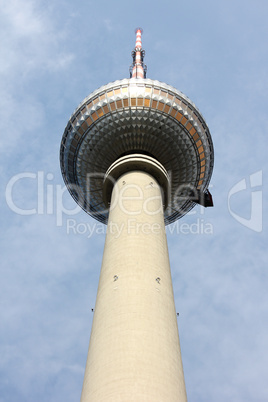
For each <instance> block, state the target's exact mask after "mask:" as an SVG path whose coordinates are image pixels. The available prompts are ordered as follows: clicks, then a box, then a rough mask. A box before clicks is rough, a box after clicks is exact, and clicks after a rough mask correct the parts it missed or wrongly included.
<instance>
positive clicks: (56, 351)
mask: <svg viewBox="0 0 268 402" xmlns="http://www.w3.org/2000/svg"><path fill="white" fill-rule="evenodd" d="M0 5H1V12H0V32H1V45H0V46H1V63H0V74H1V79H0V88H1V98H0V118H1V139H0V149H1V154H2V156H1V162H0V169H1V170H0V171H1V176H2V178H1V190H2V192H1V193H2V203H1V205H2V216H1V228H2V232H1V281H0V300H1V313H0V314H1V331H0V355H1V359H0V401H1V402H17V401H20V402H26V401H27V402H36V401H39V402H42V401H45V402H47V401H51V402H58V401H64V402H71V401H78V400H79V399H80V393H81V389H82V382H83V375H84V367H85V362H86V356H87V348H88V342H89V336H90V328H91V322H92V313H91V308H93V307H94V304H95V297H96V291H97V284H98V276H99V271H100V266H101V257H102V250H103V245H104V238H105V235H104V230H105V227H102V226H101V225H100V224H97V222H95V221H94V220H93V219H92V218H90V217H89V216H87V215H86V214H85V213H84V212H82V211H81V212H79V211H78V209H77V208H76V206H75V204H74V202H73V201H72V199H71V197H70V196H69V194H67V192H65V191H64V185H63V180H62V178H61V173H60V168H59V146H60V141H61V136H62V133H63V131H64V128H65V125H66V123H67V121H68V118H69V116H70V115H71V113H72V112H73V111H74V109H75V108H76V107H77V105H78V104H79V103H80V102H81V101H82V100H83V98H85V97H86V96H87V95H88V94H89V93H90V92H92V91H93V90H95V89H97V88H98V87H100V86H101V85H104V84H106V83H108V82H111V81H114V80H116V79H121V78H126V77H128V69H129V65H130V64H131V61H132V60H131V51H132V49H133V47H134V44H135V35H134V30H135V28H136V27H137V26H141V27H142V28H143V30H144V34H143V37H142V40H143V47H144V49H145V50H146V58H145V62H146V64H147V66H148V74H147V76H148V78H151V79H157V80H159V81H163V82H166V83H167V84H170V85H173V86H174V87H176V88H178V89H179V90H181V91H182V92H183V93H185V94H186V95H187V96H188V97H189V98H190V99H191V100H192V101H193V102H194V103H195V104H196V105H197V107H198V108H199V110H200V111H201V113H202V114H203V116H204V117H205V119H206V122H207V124H208V126H209V128H210V131H211V134H212V137H213V142H214V147H215V168H214V172H213V176H212V180H211V192H212V194H213V198H214V204H215V207H214V208H210V209H206V210H203V209H202V208H200V207H196V209H195V210H194V211H192V212H191V214H190V215H187V216H185V217H184V218H183V219H181V220H180V221H178V222H177V223H176V224H175V225H172V226H170V227H168V228H167V234H168V243H169V252H170V261H171V270H172V275H173V285H174V293H175V303H176V308H177V311H178V312H179V313H180V315H179V318H178V324H179V332H180V341H181V349H182V358H183V365H184V372H185V381H186V389H187V394H188V400H189V402H203V401H204V402H209V401H213V402H214V401H217V402H225V401H232V402H249V401H250V402H251V401H252V402H262V401H266V400H267V398H268V384H267V378H266V377H267V374H266V373H267V366H268V354H267V338H268V324H267V322H268V321H267V319H268V300H267V287H268V277H267V276H268V275H267V252H266V250H267V224H266V222H267V220H266V211H265V208H264V206H265V203H266V201H267V146H266V145H265V144H266V143H265V141H266V137H267V128H268V117H267V92H268V91H267V89H268V88H267V85H268V77H267V74H268V73H267V71H268V69H267V61H268V51H267V40H268V28H267V13H268V3H267V2H266V1H265V0H263V1H261V0H254V1H251V0H250V1H242V0H232V1H230V0H225V1H222V2H215V1H212V0H211V1H209V0H204V1H202V2H200V1H198V0H192V1H188V2H178V1H175V0H171V1H169V2H165V3H164V2H161V3H160V2H159V4H158V3H157V2H153V1H140V0H137V1H135V2H131V3H127V2H123V1H121V0H120V1H114V2H110V1H100V2H98V3H97V2H93V1H83V0H81V1H79V2H73V1H70V0H65V1H62V0H55V1H51V2H49V3H48V2H47V1H42V0H24V1H23V3H22V2H21V1H19V0H10V1H8V2H6V1H0ZM38 172H39V173H38ZM61 205H63V206H64V209H65V210H66V211H67V210H69V212H68V214H67V213H62V214H61V208H60V207H61ZM26 210H27V211H28V212H27V211H26ZM25 211H26V212H25ZM72 211H73V212H72ZM70 219H73V220H75V225H76V226H75V229H70ZM78 224H81V225H80V226H79V227H78ZM183 224H185V225H184V226H183ZM68 228H69V230H68ZM202 228H203V229H202ZM90 231H92V232H93V233H92V235H91V236H90V233H91V232H90Z"/></svg>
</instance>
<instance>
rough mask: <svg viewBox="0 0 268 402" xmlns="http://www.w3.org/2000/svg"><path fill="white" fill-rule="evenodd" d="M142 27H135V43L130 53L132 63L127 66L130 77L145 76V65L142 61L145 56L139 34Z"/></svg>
mask: <svg viewBox="0 0 268 402" xmlns="http://www.w3.org/2000/svg"><path fill="white" fill-rule="evenodd" d="M142 32H143V31H142V28H137V29H136V31H135V33H136V45H135V49H134V50H133V51H132V53H131V55H132V57H133V63H132V64H131V66H130V68H129V72H130V78H146V71H147V66H146V65H145V64H144V63H143V59H144V56H145V50H142V44H141V35H142Z"/></svg>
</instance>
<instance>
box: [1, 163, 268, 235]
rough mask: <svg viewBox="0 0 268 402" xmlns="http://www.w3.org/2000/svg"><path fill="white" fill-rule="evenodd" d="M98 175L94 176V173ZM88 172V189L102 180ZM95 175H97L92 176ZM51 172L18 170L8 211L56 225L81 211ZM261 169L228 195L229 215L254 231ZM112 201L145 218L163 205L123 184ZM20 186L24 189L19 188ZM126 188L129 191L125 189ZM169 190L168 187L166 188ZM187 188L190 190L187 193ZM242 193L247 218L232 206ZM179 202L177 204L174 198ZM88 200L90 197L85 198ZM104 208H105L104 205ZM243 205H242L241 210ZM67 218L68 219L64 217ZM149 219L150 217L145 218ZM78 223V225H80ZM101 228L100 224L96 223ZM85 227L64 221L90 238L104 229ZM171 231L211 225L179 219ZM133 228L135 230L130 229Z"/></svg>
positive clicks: (182, 193)
mask: <svg viewBox="0 0 268 402" xmlns="http://www.w3.org/2000/svg"><path fill="white" fill-rule="evenodd" d="M96 175H97V176H96ZM91 176H92V175H90V176H89V177H88V178H87V179H88V183H87V184H88V187H87V188H88V189H90V180H91V179H94V178H96V177H97V178H98V179H103V174H102V173H94V176H93V177H91ZM95 176H96V177H95ZM53 180H54V175H53V174H52V173H47V174H45V172H42V171H39V172H37V173H34V172H23V173H18V174H17V175H15V176H13V177H12V178H11V179H10V180H9V182H8V183H7V186H6V194H5V195H6V202H7V205H8V207H9V208H10V210H11V211H13V212H14V213H16V214H18V215H26V216H29V215H36V214H38V215H44V214H46V215H55V217H56V225H57V226H62V225H63V224H65V222H66V220H65V219H64V218H65V217H74V216H75V215H77V214H78V213H82V211H81V208H80V206H79V205H77V204H75V203H74V202H73V201H72V200H71V197H70V196H69V194H68V190H67V187H66V186H62V185H60V184H55V183H53ZM26 186H27V188H29V189H30V190H31V195H32V196H31V198H29V200H28V202H27V200H25V199H23V195H25V187H26ZM154 186H155V185H154V184H153V183H150V184H148V186H147V188H154ZM261 186H262V171H261V170H259V171H257V172H255V173H252V174H251V175H250V176H249V177H247V178H243V179H242V180H240V181H238V182H237V183H236V184H235V185H234V186H233V187H232V188H231V189H230V191H229V193H228V195H227V203H228V210H229V213H230V215H231V216H232V217H233V218H234V219H235V221H237V222H238V223H239V224H241V225H243V226H245V227H246V228H248V229H250V230H253V231H255V232H261V231H262V211H263V206H262V187H261ZM114 188H115V190H114V193H113V195H114V200H113V202H112V201H111V204H110V206H109V210H110V211H112V210H113V208H115V207H116V206H119V208H120V210H121V212H123V213H125V214H126V213H127V214H128V215H129V217H130V218H131V217H132V218H135V217H138V216H139V215H140V213H141V212H142V213H144V214H146V215H147V216H148V217H149V216H151V217H152V218H153V217H154V215H157V214H158V213H159V211H160V210H161V208H162V201H161V198H162V197H161V196H160V195H159V192H157V193H154V192H153V193H152V194H151V196H150V197H149V196H146V197H144V193H143V189H141V188H139V186H137V185H133V184H125V185H124V186H122V188H121V189H120V190H118V189H116V186H115V187H114ZM22 189H23V191H21V190H22ZM69 190H70V191H72V193H73V195H75V197H74V198H76V200H77V202H78V203H79V204H80V205H83V202H82V201H83V200H81V199H80V198H79V197H81V191H80V188H79V187H78V186H76V185H70V186H69ZM129 190H131V191H130V193H129V192H128V191H129ZM168 191H170V189H169V190H168ZM189 191H190V192H189ZM195 191H196V189H195V188H189V187H188V186H186V187H185V185H181V186H180V187H179V188H178V189H177V190H176V191H175V193H174V194H173V198H174V205H173V207H174V208H175V209H176V210H178V209H179V208H180V202H181V200H183V199H184V198H185V200H187V199H189V198H190V199H192V200H193V201H195V199H196V198H197V194H195ZM87 195H88V197H90V191H87ZM237 195H238V196H240V197H241V196H243V201H242V203H241V202H240V205H242V204H243V206H250V216H249V217H246V216H245V214H244V212H237V210H236V209H235V208H234V204H235V202H234V203H233V201H235V199H236V200H237V197H235V196H237ZM177 200H178V204H177V205H176V201H177ZM87 201H88V202H89V199H88V200H87ZM105 208H106V207H105ZM244 210H245V208H243V211H244ZM204 211H205V208H204V207H202V206H200V208H199V215H201V216H202V215H204V213H205V212H204ZM195 214H197V208H194V209H193V210H191V211H189V212H188V215H195ZM67 220H68V219H67ZM148 222H152V220H148ZM79 225H80V226H79ZM96 225H99V226H100V227H103V226H102V224H96ZM96 225H95V226H94V225H92V224H90V226H86V225H84V224H83V223H76V221H75V220H74V219H69V220H68V222H67V232H68V233H76V234H84V235H87V236H89V237H91V236H92V234H93V232H94V233H96V232H97V233H103V229H100V227H99V226H96ZM129 225H130V227H132V226H133V221H132V220H131V219H130V220H129ZM134 227H135V230H136V231H142V232H148V231H149V232H150V231H151V230H153V229H154V228H153V227H150V228H149V227H148V225H147V223H145V224H144V223H143V224H142V225H140V224H139V222H138V221H137V222H136V221H135V222H134ZM168 227H169V228H170V229H169V230H170V231H171V232H172V230H173V231H174V232H176V233H181V234H211V233H213V227H212V224H210V223H208V222H206V221H205V220H204V219H200V218H198V216H197V217H196V220H195V222H194V223H191V224H188V223H186V222H184V221H183V222H181V221H180V222H179V223H177V224H176V225H175V226H174V225H171V226H168ZM111 230H114V231H115V232H116V233H118V234H120V233H121V231H122V229H121V228H120V227H118V228H117V227H116V228H111ZM132 230H134V229H133V228H132Z"/></svg>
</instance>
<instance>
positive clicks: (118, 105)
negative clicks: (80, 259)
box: [60, 79, 214, 224]
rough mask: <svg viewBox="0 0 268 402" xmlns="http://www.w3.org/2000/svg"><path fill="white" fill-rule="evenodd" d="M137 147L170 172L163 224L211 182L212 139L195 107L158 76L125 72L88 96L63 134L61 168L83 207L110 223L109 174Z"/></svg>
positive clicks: (187, 206)
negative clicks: (105, 184)
mask: <svg viewBox="0 0 268 402" xmlns="http://www.w3.org/2000/svg"><path fill="white" fill-rule="evenodd" d="M139 152H140V153H146V154H148V155H151V156H153V157H154V158H155V159H157V160H158V161H159V162H160V163H161V164H162V165H163V166H164V167H165V169H166V170H167V171H168V173H169V176H170V181H171V188H170V201H169V205H167V206H166V208H165V223H166V224H169V223H171V222H174V221H175V220H177V219H178V218H180V217H182V216H183V215H184V214H185V213H187V212H188V211H189V210H190V209H191V208H192V207H193V206H194V205H195V202H194V201H192V199H193V198H192V197H191V196H190V194H192V193H193V191H194V190H195V189H196V190H201V191H205V190H206V189H207V187H208V185H209V181H210V178H211V174H212V170H213V162H214V155H213V144H212V140H211V136H210V132H209V129H208V127H207V125H206V122H205V120H204V118H203V117H202V115H201V114H200V112H199V111H198V109H197V108H196V106H195V105H194V104H193V103H192V102H191V101H190V99H189V98H187V97H186V96H185V95H184V94H182V93H181V92H180V91H178V90H176V89H175V88H173V87H171V86H169V85H167V84H164V83H161V82H159V81H155V80H150V79H138V80H137V79H124V80H120V81H115V82H113V83H110V84H107V85H105V86H103V87H101V88H99V89H98V90H96V91H94V92H93V93H92V94H90V95H89V96H88V97H87V98H85V99H84V101H83V102H82V103H81V104H80V105H79V106H78V108H77V109H76V110H75V112H74V113H73V115H72V116H71V117H70V120H69V122H68V124H67V126H66V129H65V132H64V134H63V138H62V146H61V151H60V160H61V169H62V174H63V177H64V180H65V183H66V184H67V187H68V189H69V191H70V193H71V194H72V196H73V198H74V199H75V200H76V202H77V203H78V204H79V205H80V206H81V208H83V209H84V210H85V211H86V212H87V213H88V214H90V215H91V216H93V217H94V218H96V219H97V220H99V221H101V222H104V223H107V218H108V210H107V209H106V207H105V204H104V202H103V194H102V188H103V178H104V175H105V173H106V171H107V169H108V168H109V166H110V165H111V164H112V163H113V162H114V161H115V160H117V159H118V158H119V157H121V156H123V155H125V154H128V153H139ZM188 190H190V191H188Z"/></svg>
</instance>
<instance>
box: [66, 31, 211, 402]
mask: <svg viewBox="0 0 268 402" xmlns="http://www.w3.org/2000/svg"><path fill="white" fill-rule="evenodd" d="M141 34H142V30H141V28H138V29H137V30H136V45H135V48H134V50H133V52H132V57H133V63H132V65H131V67H130V79H123V80H119V81H115V82H113V83H109V84H107V85H104V86H102V87H101V88H99V89H97V90H96V91H94V92H92V93H91V94H90V95H89V96H88V97H87V98H85V99H84V100H83V102H82V103H81V104H80V105H79V106H78V108H77V109H76V110H75V112H74V113H73V115H72V116H71V118H70V120H69V121H68V124H67V126H66V128H65V131H64V134H63V137H62V142H61V149H60V162H61V170H62V175H63V178H64V181H65V184H66V186H67V187H68V189H69V191H70V193H71V195H72V197H73V198H74V199H75V201H76V202H77V203H78V204H79V205H80V206H81V208H83V209H84V210H85V211H86V212H87V213H88V214H89V215H91V216H92V217H94V218H95V219H97V220H98V221H100V222H103V223H106V224H107V234H106V240H105V246H104V253H103V262H102V267H101V273H100V280H99V286H98V292H97V299H96V305H95V311H94V318H93V323H92V330H91V337H90V343H89V351H88V358H87V364H86V370H85V376H84V383H83V389H82V396H81V401H82V402H87V401H90V402H103V401H118V402H119V401H124V402H131V401H135V402H137V401H139V402H141V401H148V402H152V401H153V402H158V401H162V402H167V401H168V402H182V401H186V400H187V397H186V391H185V383H184V374H183V367H182V360H181V352H180V343H179V335H178V326H177V314H176V310H175V303H174V296H173V287H172V280H171V274H170V264H169V257H168V248H167V240H166V233H165V224H166V225H167V224H169V223H171V222H174V221H175V220H177V219H178V218H181V217H182V216H183V215H184V214H186V213H187V212H188V211H189V210H190V209H191V208H193V207H194V206H195V205H196V203H200V204H202V205H204V206H212V198H211V195H210V193H209V192H208V190H207V188H208V185H209V181H210V178H211V174H212V169H213V160H214V157H213V144H212V140H211V136H210V132H209V129H208V127H207V125H206V122H205V120H204V118H203V117H202V115H201V114H200V112H199V111H198V109H197V108H196V106H195V105H194V104H193V102H191V101H190V99H189V98H187V97H186V96H185V95H184V94H182V93H181V92H180V91H178V90H177V89H175V88H173V87H172V86H169V85H167V84H164V83H162V82H159V81H155V80H151V79H147V78H146V66H145V65H144V53H145V52H144V50H143V49H142V42H141Z"/></svg>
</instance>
